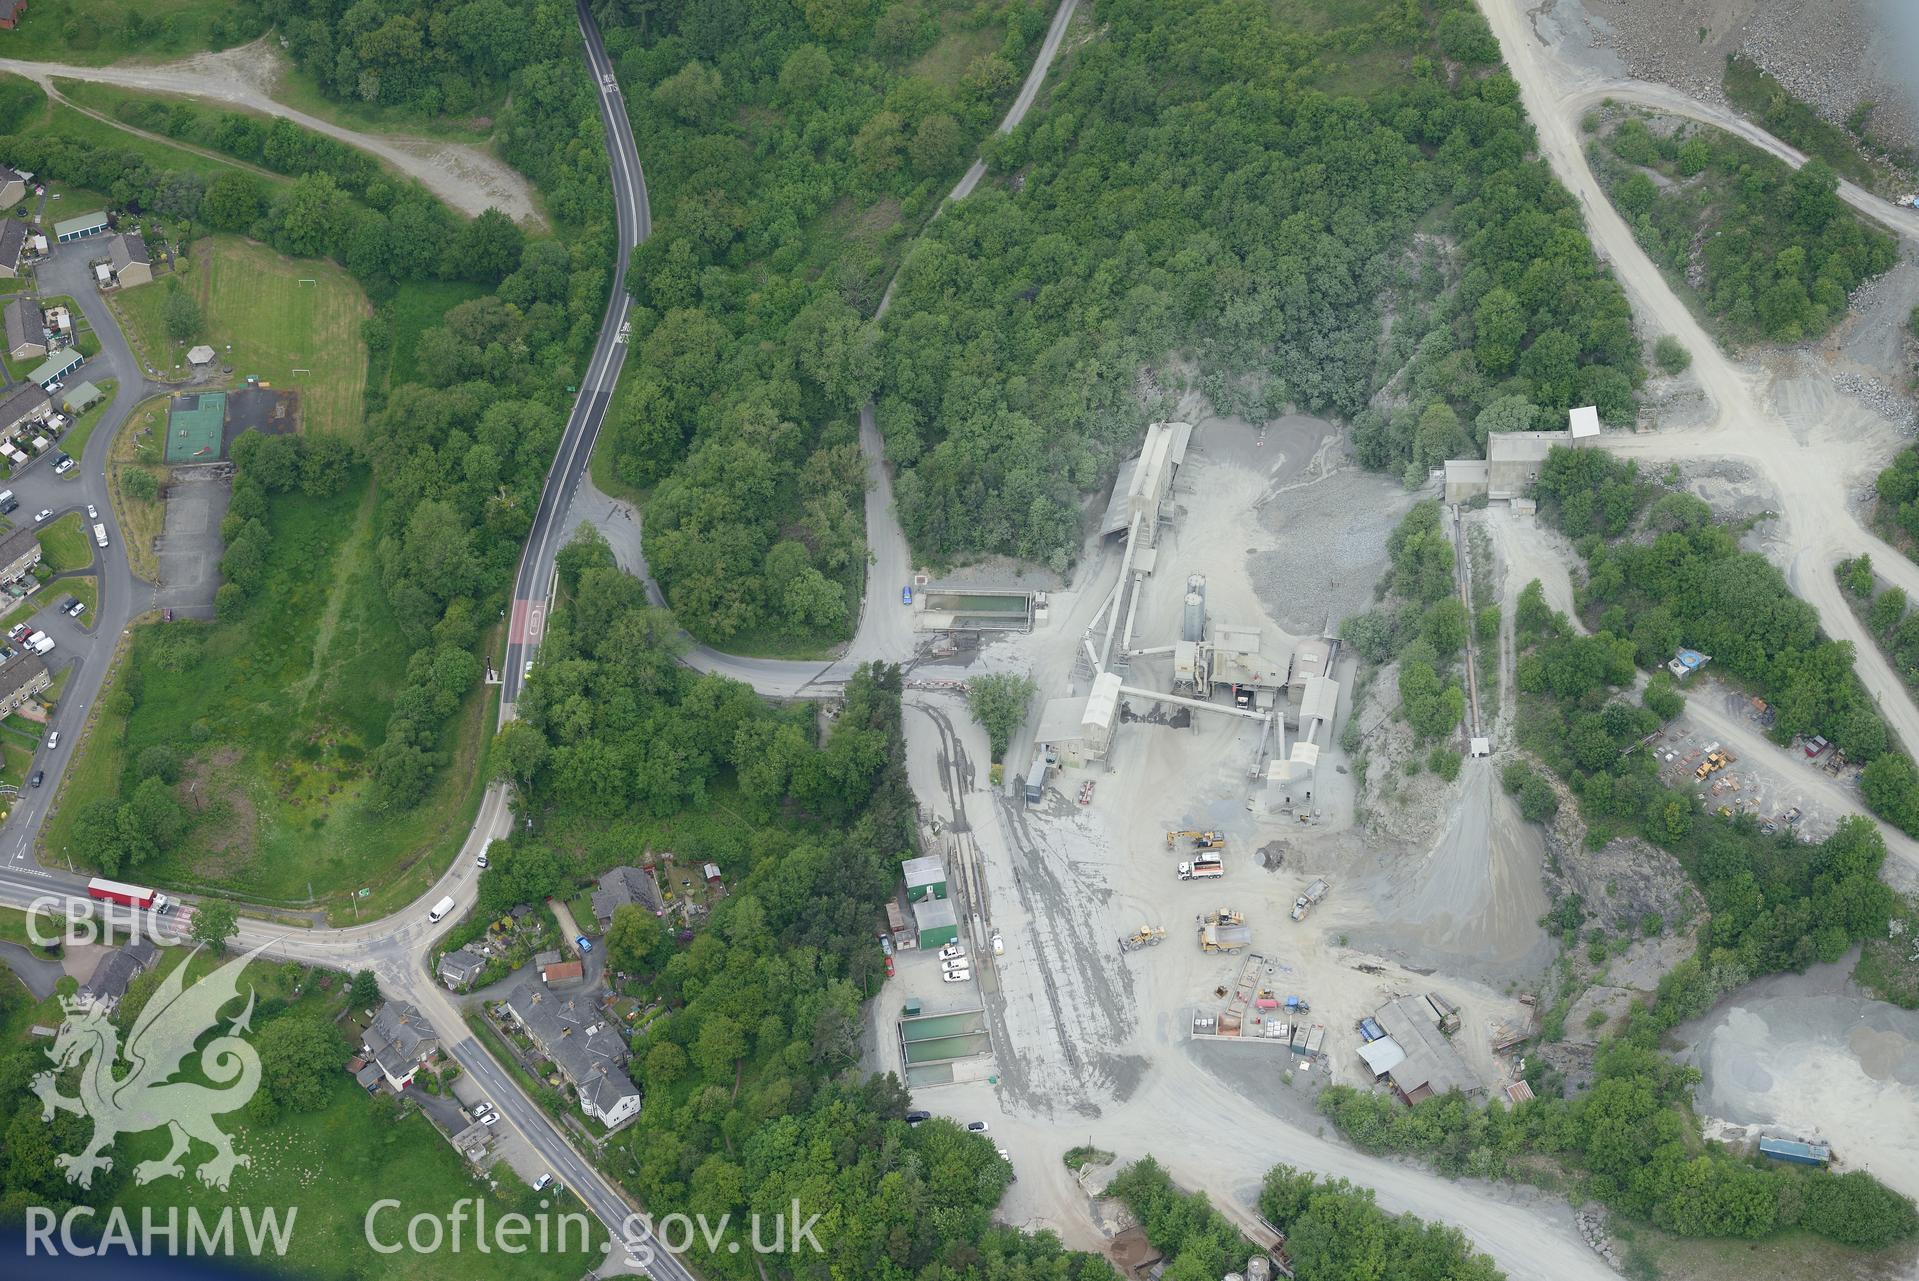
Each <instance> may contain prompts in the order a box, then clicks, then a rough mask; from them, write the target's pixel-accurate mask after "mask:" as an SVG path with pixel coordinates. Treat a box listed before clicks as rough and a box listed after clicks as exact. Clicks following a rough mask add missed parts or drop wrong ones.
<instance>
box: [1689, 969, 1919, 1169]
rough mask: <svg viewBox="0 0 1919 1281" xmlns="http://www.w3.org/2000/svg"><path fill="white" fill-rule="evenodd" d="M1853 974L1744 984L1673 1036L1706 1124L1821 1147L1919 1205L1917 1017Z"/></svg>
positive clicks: (1827, 972) (1818, 973) (1826, 972)
mask: <svg viewBox="0 0 1919 1281" xmlns="http://www.w3.org/2000/svg"><path fill="white" fill-rule="evenodd" d="M1852 963H1853V960H1852V958H1851V957H1848V958H1847V959H1845V960H1843V961H1840V962H1839V963H1838V964H1836V965H1819V966H1814V967H1813V968H1812V969H1811V970H1809V971H1807V972H1806V973H1805V974H1780V975H1775V976H1773V977H1771V978H1766V979H1761V980H1759V981H1758V982H1756V983H1750V984H1747V985H1746V986H1745V987H1743V988H1741V989H1740V990H1739V991H1738V992H1736V993H1734V994H1733V995H1732V996H1730V997H1728V998H1727V999H1726V1000H1724V1001H1722V1002H1720V1004H1719V1005H1718V1006H1717V1007H1715V1008H1714V1009H1713V1010H1712V1012H1711V1013H1709V1014H1707V1015H1706V1016H1705V1017H1704V1018H1702V1019H1698V1020H1695V1021H1694V1022H1692V1023H1688V1024H1683V1025H1681V1026H1680V1027H1678V1028H1675V1029H1674V1030H1673V1036H1674V1037H1675V1038H1677V1039H1678V1040H1679V1041H1682V1042H1683V1043H1684V1044H1685V1049H1684V1051H1683V1052H1682V1053H1681V1056H1680V1057H1681V1061H1683V1062H1687V1063H1690V1064H1693V1065H1694V1066H1696V1067H1698V1068H1699V1071H1700V1082H1699V1087H1698V1089H1697V1091H1696V1092H1695V1103H1696V1106H1697V1107H1698V1109H1699V1111H1700V1113H1701V1114H1702V1115H1706V1116H1712V1117H1718V1118H1723V1119H1724V1120H1725V1121H1727V1122H1729V1123H1731V1124H1732V1125H1734V1126H1740V1127H1750V1131H1749V1132H1752V1133H1765V1134H1772V1135H1782V1136H1786V1137H1805V1138H1814V1137H1817V1138H1820V1139H1824V1140H1826V1141H1828V1142H1830V1143H1831V1144H1832V1145H1833V1148H1834V1150H1835V1153H1836V1155H1837V1156H1838V1157H1839V1159H1840V1161H1841V1163H1842V1168H1847V1169H1867V1170H1870V1171H1872V1173H1873V1174H1875V1175H1877V1176H1878V1177H1879V1178H1880V1179H1882V1180H1884V1181H1885V1182H1886V1183H1887V1184H1888V1185H1890V1186H1892V1187H1894V1188H1897V1189H1898V1190H1900V1191H1901V1192H1904V1193H1906V1194H1907V1195H1909V1196H1919V1012H1915V1011H1912V1010H1901V1009H1898V1008H1896V1007H1894V1006H1891V1005H1888V1004H1886V1003H1885V1002H1883V1001H1873V1000H1868V999H1867V998H1865V997H1864V996H1862V995H1860V994H1859V991H1858V989H1857V988H1855V987H1854V986H1853V985H1852V984H1851V982H1850V981H1849V980H1848V979H1847V977H1846V976H1847V975H1848V974H1849V973H1850V972H1851V969H1852Z"/></svg>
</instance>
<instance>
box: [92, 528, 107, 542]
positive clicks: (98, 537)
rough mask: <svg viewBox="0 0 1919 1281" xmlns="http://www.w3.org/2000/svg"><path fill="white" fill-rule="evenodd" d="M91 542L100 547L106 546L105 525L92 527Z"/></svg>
mask: <svg viewBox="0 0 1919 1281" xmlns="http://www.w3.org/2000/svg"><path fill="white" fill-rule="evenodd" d="M93 541H94V542H96V543H98V544H100V546H102V547H105V546H106V545H107V527H106V526H105V525H95V526H94V527H93Z"/></svg>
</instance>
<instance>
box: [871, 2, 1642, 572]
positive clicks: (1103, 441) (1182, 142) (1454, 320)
mask: <svg viewBox="0 0 1919 1281" xmlns="http://www.w3.org/2000/svg"><path fill="white" fill-rule="evenodd" d="M1324 17H1325V23H1324V25H1323V26H1317V25H1316V27H1315V29H1313V30H1307V29H1305V28H1304V26H1303V25H1302V24H1297V23H1294V22H1291V21H1288V20H1287V19H1286V17H1284V16H1283V15H1282V14H1279V13H1276V12H1274V11H1273V10H1272V9H1271V8H1269V7H1261V6H1256V5H1251V6H1249V5H1240V4H1234V3H1227V2H1224V0H1178V2H1175V3H1168V2H1167V0H1121V2H1117V3H1107V4H1102V5H1101V8H1100V24H1101V31H1100V38H1099V39H1097V40H1095V41H1093V42H1091V43H1089V44H1087V45H1086V46H1085V47H1083V48H1081V49H1079V50H1076V51H1075V52H1074V53H1073V54H1072V55H1071V60H1070V62H1069V63H1067V65H1066V66H1065V67H1064V68H1063V70H1061V71H1060V72H1059V73H1058V81H1057V87H1056V89H1055V90H1054V92H1053V97H1052V103H1051V107H1050V109H1049V110H1046V111H1044V112H1042V113H1039V114H1036V115H1034V116H1032V117H1030V118H1029V119H1028V120H1027V121H1026V122H1025V123H1024V124H1023V125H1021V126H1020V128H1018V129H1016V130H1014V131H1013V133H1012V134H1011V135H1010V136H1008V137H1006V138H1004V139H1001V140H999V141H998V143H997V144H996V145H994V146H993V147H992V148H991V154H990V157H989V159H990V164H991V168H992V171H993V179H994V180H993V181H992V182H990V183H988V184H986V185H983V186H982V187H981V189H980V190H979V191H978V192H977V193H975V195H974V196H973V197H972V198H971V199H969V200H967V201H966V202H965V203H964V204H962V205H960V206H958V207H956V208H953V209H949V210H947V211H946V213H945V214H944V215H943V216H942V217H941V218H940V219H939V220H938V221H937V222H935V223H934V224H933V225H932V226H931V227H930V228H929V229H928V233H927V235H926V236H925V237H924V238H923V239H922V241H921V242H920V243H919V244H918V245H917V246H915V248H914V249H913V251H912V253H911V255H910V256H909V258H908V260H907V263H906V265H905V267H904V269H903V270H902V272H901V275H900V279H899V287H898V290H897V292H896V294H895V298H894V305H893V307H892V309H891V310H890V311H889V312H888V314H887V317H886V319H885V321H884V322H883V324H882V330H883V340H882V343H881V349H880V351H879V353H878V359H879V377H878V380H877V391H878V397H879V399H878V414H879V423H880V427H881V429H882V430H883V431H884V432H885V435H886V441H887V449H888V453H889V455H890V456H891V457H892V458H893V459H894V460H895V461H896V462H897V463H898V464H899V466H900V477H899V483H898V485H897V488H896V491H895V493H896V497H897V500H898V504H899V510H900V515H901V519H902V522H903V523H904V525H905V527H906V531H907V533H908V535H909V536H910V537H911V539H912V540H913V544H914V547H915V549H916V550H917V551H918V552H919V553H920V554H922V555H924V556H927V557H930V558H935V559H942V560H946V559H956V558H960V557H964V556H970V555H975V554H979V553H988V552H991V553H1004V554H1008V555H1013V556H1019V557H1022V558H1025V559H1028V560H1037V561H1042V562H1045V563H1048V564H1050V565H1052V566H1053V567H1055V568H1062V567H1064V566H1065V564H1066V563H1067V562H1068V561H1069V560H1070V559H1071V557H1072V556H1073V555H1074V553H1075V552H1076V550H1077V548H1078V545H1079V496H1080V495H1081V494H1082V493H1083V492H1085V491H1087V490H1091V489H1093V488H1095V487H1097V486H1098V485H1100V484H1101V483H1102V482H1103V481H1104V480H1105V479H1106V478H1108V477H1110V476H1111V475H1112V473H1113V470H1114V468H1115V466H1116V465H1117V463H1118V461H1119V460H1120V459H1121V458H1123V457H1125V455H1126V454H1127V452H1128V451H1130V450H1131V449H1133V448H1134V447H1135V446H1136V445H1137V442H1138V439H1139V433H1140V429H1141V427H1142V425H1143V423H1142V418H1143V415H1142V413H1141V411H1140V409H1139V407H1138V405H1137V403H1136V402H1135V401H1134V399H1133V392H1134V390H1135V387H1136V383H1137V380H1138V378H1139V376H1140V372H1141V369H1142V367H1145V368H1147V369H1149V370H1153V369H1157V368H1158V367H1159V366H1161V364H1162V362H1163V361H1165V359H1166V358H1167V357H1168V356H1169V355H1171V354H1173V353H1175V352H1191V353H1194V354H1195V355H1196V357H1197V360H1198V363H1199V364H1200V365H1201V366H1202V369H1203V373H1202V377H1201V381H1200V389H1201V390H1203V391H1204V392H1205V393H1206V394H1207V396H1208V397H1209V398H1210V400H1211V401H1212V403H1213V404H1214V405H1215V406H1216V407H1217V408H1218V409H1219V410H1220V411H1221V412H1224V413H1240V414H1246V415H1249V416H1252V417H1263V416H1272V415H1275V414H1278V413H1281V412H1283V411H1284V410H1285V408H1286V407H1287V406H1298V407H1300V408H1302V409H1306V410H1310V411H1312V412H1317V413H1329V414H1335V415H1340V416H1344V417H1349V418H1352V419H1353V423H1354V431H1353V440H1354V447H1355V449H1356V451H1357V452H1358V454H1359V457H1360V458H1361V460H1362V461H1363V462H1365V463H1366V464H1367V465H1368V466H1372V467H1378V468H1385V469H1391V470H1393V471H1395V472H1403V473H1406V474H1409V475H1418V476H1421V477H1423V476H1424V474H1425V469H1426V468H1427V467H1429V466H1431V465H1433V463H1434V462H1435V461H1437V460H1440V459H1444V458H1447V457H1450V456H1456V455H1457V454H1459V453H1461V452H1467V451H1470V450H1472V449H1474V448H1476V447H1477V445H1478V444H1479V443H1480V441H1482V440H1483V434H1484V432H1486V431H1488V430H1512V429H1515V428H1524V427H1532V426H1534V425H1535V424H1545V423H1548V422H1556V421H1558V420H1559V419H1560V418H1561V417H1562V416H1563V414H1564V411H1565V409H1566V408H1567V407H1568V406H1570V405H1583V404H1597V405H1598V406H1599V407H1600V409H1601V412H1602V413H1603V414H1604V416H1605V417H1606V418H1607V419H1609V420H1611V421H1625V420H1627V419H1629V418H1630V417H1631V415H1632V412H1633V388H1634V385H1635V383H1636V381H1637V380H1638V378H1639V377H1640V368H1639V363H1638V361H1639V345H1638V343H1637V341H1636V340H1635V338H1634V336H1633V333H1632V324H1631V316H1630V312H1629V310H1628V307H1627V305H1626V301H1625V298H1624V295H1623V294H1622V293H1621V292H1620V290H1619V289H1618V287H1617V286H1616V284H1615V283H1614V282H1613V281H1612V280H1611V278H1610V277H1609V276H1608V275H1607V274H1606V273H1605V272H1604V271H1602V269H1601V268H1600V266H1599V264H1598V262H1597V261H1596V259H1595V258H1594V256H1593V253H1592V250H1591V248H1590V245H1589V244H1588V242H1587V240H1586V238H1585V235H1584V233H1583V231H1582V230H1581V224H1580V219H1579V212H1578V209H1577V206H1576V205H1575V203H1574V202H1573V201H1572V200H1571V199H1570V197H1568V196H1567V194H1566V193H1565V191H1564V190H1563V189H1561V188H1560V187H1559V186H1558V184H1557V183H1556V182H1555V181H1554V180H1553V179H1552V177H1551V175H1550V173H1549V172H1548V170H1547V168H1546V166H1545V165H1544V164H1543V163H1541V162H1540V161H1538V160H1536V159H1532V158H1529V155H1528V153H1529V149H1530V131H1529V129H1528V126H1527V125H1526V122H1525V119H1524V114H1523V111H1522V110H1521V108H1520V106H1519V102H1518V95H1517V89H1516V87H1515V85H1514V82H1513V81H1512V79H1511V78H1510V77H1509V76H1507V75H1506V74H1505V73H1504V72H1503V71H1501V70H1499V69H1498V68H1496V67H1488V66H1487V65H1486V60H1488V59H1490V58H1491V57H1493V56H1495V54H1496V45H1495V44H1494V43H1493V42H1491V41H1490V39H1489V38H1488V37H1487V36H1486V33H1485V28H1484V25H1483V23H1482V22H1481V21H1480V19H1479V18H1478V17H1477V15H1476V14H1474V13H1473V11H1472V10H1471V7H1470V5H1468V4H1466V3H1463V2H1461V0H1441V2H1440V3H1435V4H1428V5H1424V6H1420V5H1402V4H1397V3H1392V4H1388V3H1383V2H1379V0H1362V2H1361V3H1356V4H1352V5H1347V6H1343V7H1338V8H1337V9H1336V10H1333V9H1328V10H1325V11H1324ZM1469 33H1470V34H1469ZM1442 45H1443V46H1444V47H1443V48H1442ZM1446 49H1451V50H1452V51H1453V54H1452V55H1448V54H1447V53H1446V52H1445V50H1446ZM1453 55H1457V57H1456V59H1455V60H1454V63H1453V64H1451V65H1449V64H1448V62H1447V59H1448V58H1449V57H1452V56H1453ZM1359 57H1370V58H1376V59H1379V60H1381V61H1383V62H1384V63H1386V64H1387V65H1389V66H1391V67H1392V68H1393V71H1392V74H1390V75H1388V76H1386V77H1384V82H1383V83H1382V84H1380V85H1379V86H1378V87H1377V88H1372V89H1368V90H1366V91H1364V92H1363V95H1362V96H1354V95H1353V92H1352V87H1353V80H1352V78H1350V77H1347V76H1344V75H1340V74H1336V73H1334V72H1333V70H1332V68H1333V66H1334V65H1335V64H1341V65H1343V64H1345V63H1346V62H1348V61H1349V60H1351V59H1355V58H1359ZM1455 67H1456V68H1457V69H1458V70H1459V72H1460V74H1458V75H1457V76H1456V77H1455V76H1453V75H1452V74H1451V72H1452V70H1453V69H1454V68H1455ZM1334 173H1336V174H1338V175H1339V179H1338V180H1337V181H1328V180H1327V175H1329V174H1334ZM1422 219H1426V220H1429V221H1430V223H1431V225H1432V229H1433V231H1434V232H1435V233H1436V234H1434V235H1431V236H1428V237H1424V238H1421V239H1419V240H1418V241H1417V243H1415V238H1414V228H1415V227H1416V226H1418V225H1420V223H1421V220H1422ZM1388 298H1391V299H1393V304H1394V309H1395V312H1396V319H1395V321H1394V323H1393V324H1392V326H1391V327H1390V329H1388V328H1387V327H1386V326H1385V324H1384V321H1383V313H1382V302H1383V300H1385V299H1388ZM1395 376H1398V378H1399V381H1398V382H1397V383H1396V385H1395V386H1396V390H1395V394H1394V400H1395V402H1397V403H1402V404H1403V406H1404V407H1403V409H1400V410H1395V411H1392V412H1390V413H1384V412H1379V411H1372V410H1368V409H1367V406H1368V405H1369V403H1370V401H1371V398H1372V397H1373V394H1374V393H1375V392H1376V391H1377V390H1378V389H1379V388H1380V387H1381V386H1382V385H1383V384H1384V383H1386V382H1387V381H1388V380H1389V379H1393V378H1395Z"/></svg>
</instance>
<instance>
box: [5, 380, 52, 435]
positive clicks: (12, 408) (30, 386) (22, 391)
mask: <svg viewBox="0 0 1919 1281" xmlns="http://www.w3.org/2000/svg"><path fill="white" fill-rule="evenodd" d="M47 408H48V402H47V393H46V390H45V389H44V388H43V387H41V386H40V385H39V384H38V383H15V384H14V385H13V386H11V387H9V388H7V389H6V390H5V391H0V440H12V439H13V438H14V437H15V436H16V435H18V434H19V433H20V432H21V430H23V429H24V428H25V427H26V426H27V425H28V424H29V423H34V422H38V421H39V420H40V419H42V418H45V417H46V416H47Z"/></svg>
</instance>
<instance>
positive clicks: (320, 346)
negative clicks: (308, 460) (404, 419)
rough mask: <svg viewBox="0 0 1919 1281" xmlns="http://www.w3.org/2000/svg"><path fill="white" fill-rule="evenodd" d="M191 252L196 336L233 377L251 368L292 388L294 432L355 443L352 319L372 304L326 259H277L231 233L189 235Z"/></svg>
mask: <svg viewBox="0 0 1919 1281" xmlns="http://www.w3.org/2000/svg"><path fill="white" fill-rule="evenodd" d="M192 257H193V259H194V262H195V271H194V275H193V278H192V280H191V282H190V284H191V286H192V288H193V289H194V292H195V293H196V294H197V296H198V297H199V300H200V306H201V308H202V309H203V310H204V312H205V314H206V321H207V323H206V334H205V338H204V341H206V342H208V343H210V344H212V346H213V349H214V350H215V351H217V352H220V353H221V355H222V358H223V359H224V361H225V362H226V363H227V364H230V365H232V366H233V369H234V375H235V377H236V379H237V378H245V377H246V376H247V375H249V374H253V375H258V376H259V378H260V380H261V381H262V382H268V383H271V384H273V385H274V386H276V387H290V388H294V389H296V390H298V391H299V393H300V421H301V430H303V431H309V432H325V433H327V434H329V435H334V436H343V437H346V438H347V439H349V440H358V439H359V438H360V437H361V435H362V434H363V432H364V430H365V427H366V416H365V397H366V342H365V340H364V339H362V338H361V336H360V322H361V321H362V320H364V319H365V318H366V317H367V316H369V315H371V314H372V308H371V307H370V306H368V304H367V300H366V295H365V294H364V293H362V292H361V290H360V286H359V285H357V284H355V283H354V281H353V278H352V277H351V276H349V275H347V274H346V272H345V271H343V270H341V269H340V268H339V267H336V266H334V265H333V264H332V263H330V262H319V261H314V260H312V259H301V260H299V261H295V260H293V259H291V258H283V257H281V256H280V255H279V254H277V253H274V252H273V251H272V250H271V249H269V248H267V247H266V246H265V245H262V244H258V243H255V242H254V241H250V240H245V239H242V238H241V237H239V236H213V237H210V238H208V239H206V240H201V241H196V242H195V244H194V246H193V254H192ZM296 369H297V370H301V371H303V372H301V373H298V374H295V373H294V370H296Z"/></svg>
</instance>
